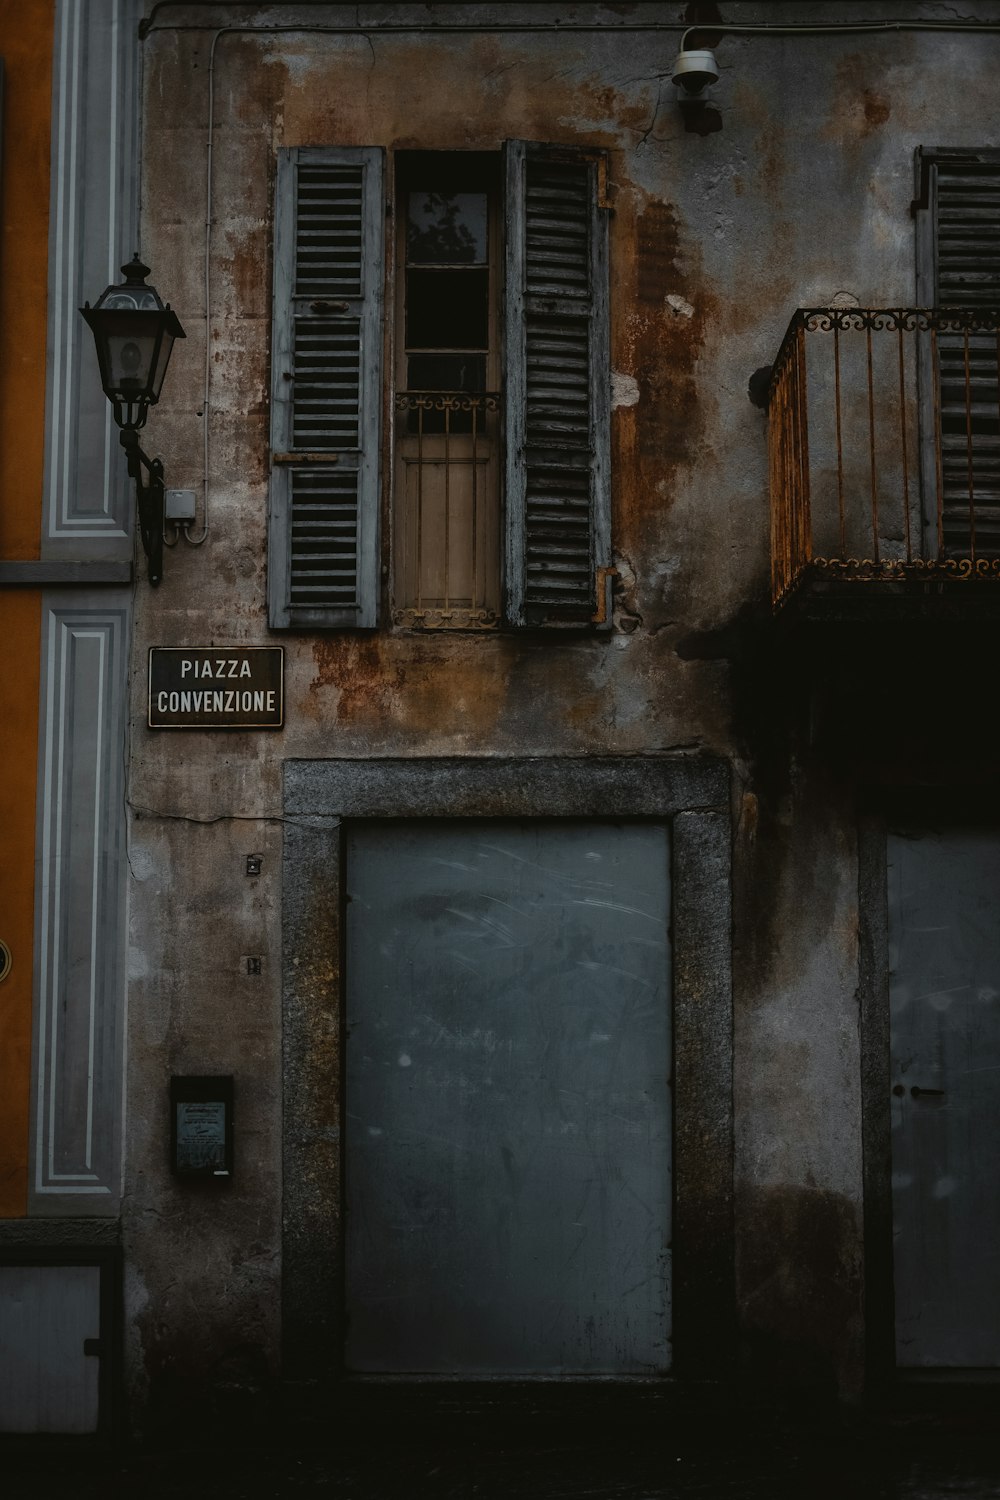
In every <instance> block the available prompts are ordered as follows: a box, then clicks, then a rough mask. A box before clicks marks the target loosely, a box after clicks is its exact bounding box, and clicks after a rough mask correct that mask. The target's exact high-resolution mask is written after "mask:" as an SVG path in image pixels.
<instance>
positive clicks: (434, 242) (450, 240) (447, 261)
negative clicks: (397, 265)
mask: <svg viewBox="0 0 1000 1500" xmlns="http://www.w3.org/2000/svg"><path fill="white" fill-rule="evenodd" d="M406 259H407V264H409V265H474V266H484V265H485V264H486V194H485V193H442V192H419V193H410V194H409V207H408V211H407V220H406Z"/></svg>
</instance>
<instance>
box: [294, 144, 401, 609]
mask: <svg viewBox="0 0 1000 1500" xmlns="http://www.w3.org/2000/svg"><path fill="white" fill-rule="evenodd" d="M382 176H383V172H382V153H381V151H380V150H379V149H377V148H374V147H342V148H337V149H333V148H329V149H328V148H322V149H320V148H315V149H314V148H306V147H299V148H297V149H294V150H287V151H281V152H280V153H279V156H278V180H277V199H276V207H275V228H274V320H273V329H272V341H271V513H270V539H269V559H268V575H269V579H268V593H269V608H270V621H271V625H272V626H273V627H281V626H296V625H301V626H373V625H375V624H376V623H377V619H378V598H379V587H378V582H379V570H378V561H379V552H378V547H379V543H378V538H379V509H380V506H379V458H380V429H381V413H382V295H383V241H384V224H385V216H384V212H383V207H382Z"/></svg>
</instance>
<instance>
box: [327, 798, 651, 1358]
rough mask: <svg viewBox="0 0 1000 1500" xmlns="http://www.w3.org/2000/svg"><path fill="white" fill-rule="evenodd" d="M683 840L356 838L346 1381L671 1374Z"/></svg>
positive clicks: (596, 835) (626, 834)
mask: <svg viewBox="0 0 1000 1500" xmlns="http://www.w3.org/2000/svg"><path fill="white" fill-rule="evenodd" d="M668 883H669V840H668V831H667V829H666V827H664V826H662V825H649V824H643V825H639V824H615V823H611V822H589V823H582V822H581V823H575V822H574V823H571V822H555V821H552V822H549V821H539V822H523V823H514V822H485V821H483V822H478V821H475V822H473V821H469V822H461V823H458V822H454V823H441V822H434V823H430V822H428V823H395V824H391V825H389V824H386V825H375V826H357V827H355V828H354V829H353V830H352V831H351V832H350V834H349V836H348V840H347V888H348V893H349V897H348V899H349V905H348V911H347V951H346V964H347V975H346V991H347V1029H348V1038H349V1040H348V1043H347V1063H346V1101H347V1102H346V1162H347V1183H346V1199H347V1231H346V1250H347V1265H346V1295H347V1318H348V1333H347V1351H346V1352H347V1364H348V1367H349V1368H350V1369H353V1370H356V1371H386V1372H396V1373H413V1374H416V1373H420V1372H423V1373H439V1374H462V1375H466V1376H480V1375H482V1376H485V1375H498V1374H506V1375H516V1374H528V1375H530V1374H566V1373H578V1374H596V1373H602V1374H625V1373H639V1372H651V1371H663V1370H665V1369H667V1368H668V1367H669V1364H670V1320H669V1310H670V1297H669V1263H670V1205H671V1190H670V1177H671V1140H670V1122H671V1109H670V1096H669V1086H670V1068H671V1043H670V1021H669V995H670V975H669V947H668V931H669V929H668V914H669V909H670V906H669V884H668Z"/></svg>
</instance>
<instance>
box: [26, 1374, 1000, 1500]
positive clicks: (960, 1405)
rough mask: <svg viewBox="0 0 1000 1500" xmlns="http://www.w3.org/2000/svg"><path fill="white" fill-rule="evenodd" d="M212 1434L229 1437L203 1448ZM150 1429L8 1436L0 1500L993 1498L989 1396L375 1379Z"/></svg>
mask: <svg viewBox="0 0 1000 1500" xmlns="http://www.w3.org/2000/svg"><path fill="white" fill-rule="evenodd" d="M205 1418H208V1421H207V1422H205ZM199 1419H201V1421H199ZM213 1425H214V1427H216V1428H217V1430H222V1428H225V1430H226V1431H228V1433H229V1434H232V1433H235V1431H237V1430H238V1431H240V1433H241V1436H240V1439H235V1437H232V1436H229V1437H228V1440H226V1442H217V1443H216V1442H211V1439H208V1440H204V1433H205V1428H208V1430H211V1428H213ZM198 1428H199V1430H201V1439H202V1440H201V1442H195V1439H193V1434H195V1431H196V1430H198ZM160 1430H162V1431H163V1433H166V1431H169V1433H171V1436H169V1437H165V1436H163V1437H160V1439H159V1440H156V1442H150V1443H145V1445H142V1446H139V1445H135V1443H129V1442H126V1440H121V1439H120V1440H118V1442H117V1443H105V1445H103V1446H94V1445H93V1440H84V1442H79V1440H78V1442H76V1445H75V1446H72V1443H70V1442H69V1440H61V1445H60V1443H58V1442H55V1440H49V1442H48V1443H39V1442H37V1440H21V1445H19V1443H18V1440H6V1443H4V1445H1V1448H0V1500H48V1497H49V1496H52V1497H55V1496H58V1497H60V1500H69V1497H72V1500H114V1497H118V1496H121V1497H132V1496H136V1497H142V1500H202V1497H204V1500H271V1497H283V1496H291V1497H292V1500H295V1497H307V1496H315V1497H322V1496H330V1497H331V1500H508V1497H510V1500H832V1497H837V1500H946V1497H957V1496H966V1497H975V1500H994V1497H996V1500H1000V1385H993V1383H990V1385H981V1386H978V1388H976V1386H970V1388H960V1386H955V1388H948V1386H931V1388H925V1389H913V1391H909V1392H906V1394H904V1397H901V1395H900V1392H898V1391H897V1392H895V1394H894V1395H892V1397H891V1398H889V1401H888V1403H885V1404H883V1406H882V1409H874V1407H871V1406H870V1407H868V1409H867V1410H865V1412H859V1410H846V1409H843V1407H841V1409H837V1407H831V1406H828V1407H825V1409H823V1410H816V1409H811V1407H808V1406H807V1404H805V1403H804V1401H802V1400H798V1403H796V1395H795V1392H792V1394H790V1395H786V1397H784V1398H783V1400H777V1401H775V1400H774V1398H765V1397H763V1394H759V1392H753V1391H745V1389H744V1391H741V1392H738V1394H733V1392H732V1391H730V1394H729V1395H724V1394H723V1391H721V1388H703V1389H700V1391H699V1392H696V1394H694V1395H691V1394H690V1392H679V1391H678V1388H673V1389H670V1388H669V1386H660V1385H657V1383H649V1385H639V1386H633V1388H622V1386H615V1385H610V1386H603V1385H591V1386H577V1388H576V1389H574V1388H573V1386H570V1388H567V1386H552V1385H535V1386H531V1385H511V1386H505V1388H499V1386H478V1388H469V1386H447V1385H444V1386H442V1385H438V1383H429V1385H426V1386H415V1388H414V1386H412V1385H409V1383H402V1385H397V1386H393V1385H385V1383H381V1382H378V1383H372V1385H367V1386H363V1385H361V1386H339V1388H334V1389H327V1392H325V1394H322V1392H318V1391H315V1389H312V1391H303V1392H298V1394H295V1392H292V1394H291V1395H289V1397H288V1400H286V1404H285V1418H283V1433H282V1436H273V1434H274V1427H273V1409H271V1407H267V1410H265V1407H264V1406H262V1404H261V1406H259V1407H258V1410H255V1412H253V1410H252V1412H249V1413H247V1412H246V1410H241V1412H240V1413H238V1412H237V1410H235V1409H234V1410H229V1412H223V1410H216V1412H214V1413H205V1412H204V1409H199V1407H198V1406H196V1404H193V1403H192V1406H190V1409H189V1412H187V1413H186V1415H178V1412H177V1406H175V1403H174V1404H172V1406H171V1416H169V1422H168V1421H166V1418H163V1421H162V1428H160ZM174 1433H175V1434H177V1437H174V1436H172V1434H174Z"/></svg>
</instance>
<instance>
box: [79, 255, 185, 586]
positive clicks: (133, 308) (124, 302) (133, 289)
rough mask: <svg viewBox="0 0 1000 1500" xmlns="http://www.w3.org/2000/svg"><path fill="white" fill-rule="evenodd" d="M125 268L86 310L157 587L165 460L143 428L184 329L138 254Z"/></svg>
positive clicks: (160, 571)
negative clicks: (150, 454) (146, 444)
mask: <svg viewBox="0 0 1000 1500" xmlns="http://www.w3.org/2000/svg"><path fill="white" fill-rule="evenodd" d="M121 269H122V275H123V276H124V278H125V280H124V281H123V282H120V283H119V284H118V285H117V286H109V287H108V288H107V290H106V291H104V292H103V293H102V294H101V296H100V297H99V298H98V300H97V302H96V304H95V305H94V306H93V307H91V305H90V303H89V302H87V303H85V304H84V306H83V307H81V309H80V311H81V313H82V314H83V316H84V317H85V318H86V320H87V322H88V324H89V325H90V328H91V331H92V333H93V335H94V342H95V344H96V345H97V359H98V363H99V364H100V367H101V384H102V386H103V387H104V394H105V395H106V396H107V398H108V400H109V401H110V402H111V405H112V407H113V409H114V414H115V421H116V422H117V423H118V426H119V427H120V428H121V433H120V439H121V445H122V447H123V448H124V449H125V456H126V459H127V461H128V472H129V477H130V478H131V479H134V480H135V488H136V499H137V501H138V510H139V533H140V535H141V537H142V547H143V551H144V552H145V554H146V557H147V558H148V560H149V581H150V583H151V584H153V585H154V586H155V585H156V584H158V583H159V581H160V579H161V577H162V576H163V464H162V463H161V461H160V460H159V459H158V458H154V459H150V458H147V456H146V454H145V453H143V451H142V448H141V447H140V446H139V430H140V428H142V427H144V426H145V423H146V417H147V415H148V413H149V408H150V407H151V406H155V405H156V403H157V401H158V400H159V399H160V389H161V387H162V385H163V377H164V375H165V374H166V373H167V362H168V361H169V359H170V351H171V349H172V348H173V344H174V339H182V338H183V337H184V330H183V328H182V327H181V325H180V323H179V321H178V318H177V314H176V313H175V312H172V311H171V308H170V304H169V302H168V303H166V304H164V303H163V302H161V300H160V296H159V293H158V292H157V290H156V288H155V287H151V286H147V285H146V277H147V276H148V275H149V267H148V266H144V265H143V263H142V261H141V260H140V259H139V257H138V255H135V256H134V257H133V258H132V260H131V261H129V263H128V265H126V266H122V268H121ZM144 469H145V472H146V474H147V475H148V479H145V480H144V478H143V470H144Z"/></svg>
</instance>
